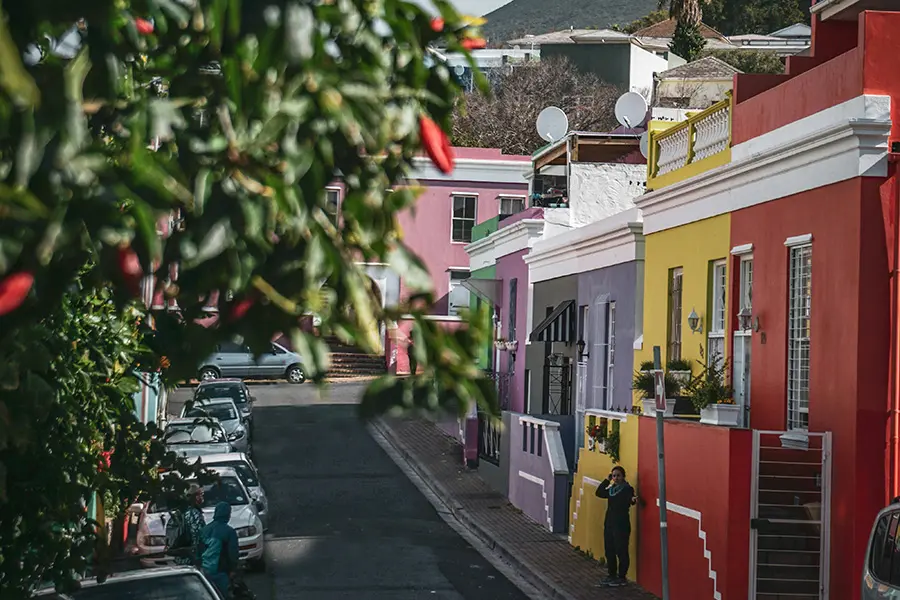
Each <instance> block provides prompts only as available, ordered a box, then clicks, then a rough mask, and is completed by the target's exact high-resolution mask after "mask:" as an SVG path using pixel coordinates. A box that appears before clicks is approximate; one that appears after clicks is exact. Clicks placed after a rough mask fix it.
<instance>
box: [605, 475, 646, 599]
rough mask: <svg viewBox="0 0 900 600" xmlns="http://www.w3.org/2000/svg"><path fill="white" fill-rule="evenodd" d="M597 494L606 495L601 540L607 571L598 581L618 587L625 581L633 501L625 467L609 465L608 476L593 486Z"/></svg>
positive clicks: (632, 489)
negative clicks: (611, 467) (630, 513)
mask: <svg viewBox="0 0 900 600" xmlns="http://www.w3.org/2000/svg"><path fill="white" fill-rule="evenodd" d="M597 497H598V498H606V499H607V506H606V518H605V519H604V521H603V542H604V545H605V546H606V566H607V570H608V572H609V573H608V575H607V577H606V578H605V579H604V580H603V581H601V582H600V585H602V586H608V587H620V586H623V585H625V584H626V583H628V580H627V579H626V575H627V574H628V567H629V566H630V558H629V556H628V540H629V538H630V537H631V517H630V516H629V514H628V513H629V510H630V509H631V506H632V505H633V504H635V502H636V500H635V495H634V488H633V487H631V484H629V483H628V482H627V481H625V469H623V468H622V467H620V466H618V465H616V466H615V467H613V469H612V472H611V473H610V474H609V477H608V478H607V479H604V480H603V481H601V482H600V485H599V486H597Z"/></svg>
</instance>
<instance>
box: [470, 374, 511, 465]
mask: <svg viewBox="0 0 900 600" xmlns="http://www.w3.org/2000/svg"><path fill="white" fill-rule="evenodd" d="M485 374H486V375H487V377H488V378H490V379H493V380H494V382H495V383H496V386H497V399H498V400H499V404H500V410H501V412H502V411H504V410H509V387H510V382H511V381H512V373H497V372H494V371H485ZM502 425H503V423H502V422H501V421H500V420H499V419H495V418H493V417H491V416H490V415H488V414H485V413H484V412H482V411H478V458H479V459H482V460H486V461H488V462H491V463H493V464H495V465H499V464H500V454H501V446H500V441H501V439H502Z"/></svg>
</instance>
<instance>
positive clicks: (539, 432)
mask: <svg viewBox="0 0 900 600" xmlns="http://www.w3.org/2000/svg"><path fill="white" fill-rule="evenodd" d="M520 416H521V415H518V414H515V413H513V414H512V415H511V421H512V423H511V424H510V425H511V426H510V429H509V438H510V440H509V452H510V461H509V501H510V502H511V503H512V504H513V506H515V507H516V508H518V509H519V510H521V511H522V512H523V513H525V514H526V515H528V516H529V517H531V518H532V519H533V520H534V521H535V522H537V523H538V524H539V525H540V526H541V527H544V528H546V529H548V530H550V531H553V532H556V533H563V532H565V530H566V517H567V515H566V513H567V509H568V500H569V498H568V491H569V488H568V486H569V472H568V467H567V465H566V464H565V460H566V459H565V456H564V455H563V454H562V445H561V442H560V439H559V432H558V429H556V428H555V427H554V428H548V427H546V424H547V423H548V422H547V421H543V420H541V419H536V420H535V421H526V422H524V423H520ZM540 423H544V424H545V425H541V424H540ZM554 450H556V452H554ZM554 454H556V456H555V458H552V456H553V455H554ZM554 462H558V463H560V464H556V465H554ZM554 466H555V467H556V468H557V470H556V471H554Z"/></svg>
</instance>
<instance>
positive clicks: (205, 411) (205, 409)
mask: <svg viewBox="0 0 900 600" xmlns="http://www.w3.org/2000/svg"><path fill="white" fill-rule="evenodd" d="M206 417H210V418H213V419H215V420H217V421H218V422H219V423H220V424H221V425H222V429H224V430H225V435H226V437H227V438H228V442H229V443H230V444H231V447H232V448H234V450H235V451H236V452H245V453H247V454H250V435H249V434H248V433H247V428H246V427H245V426H244V424H245V420H244V418H243V416H241V411H240V410H238V407H237V406H236V405H235V403H234V400H232V399H231V398H210V399H209V400H207V399H205V398H203V399H200V400H190V401H188V402H187V403H185V405H184V406H183V407H182V409H181V418H182V419H186V418H194V419H204V418H206Z"/></svg>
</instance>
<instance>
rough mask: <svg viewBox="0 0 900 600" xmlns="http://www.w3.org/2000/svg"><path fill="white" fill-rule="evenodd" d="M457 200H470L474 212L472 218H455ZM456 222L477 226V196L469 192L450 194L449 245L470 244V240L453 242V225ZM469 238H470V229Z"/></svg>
mask: <svg viewBox="0 0 900 600" xmlns="http://www.w3.org/2000/svg"><path fill="white" fill-rule="evenodd" d="M457 198H471V199H472V201H473V203H474V210H473V215H472V218H471V219H470V218H468V217H457V216H456V210H455V208H456V199H457ZM456 221H471V222H472V227H473V228H474V227H475V225H477V224H478V194H473V193H469V192H453V193H451V194H450V243H451V244H471V243H472V240H471V239H469V240H455V239H453V224H454V223H455V222H456ZM469 231H470V238H471V229H470V230H469Z"/></svg>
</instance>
